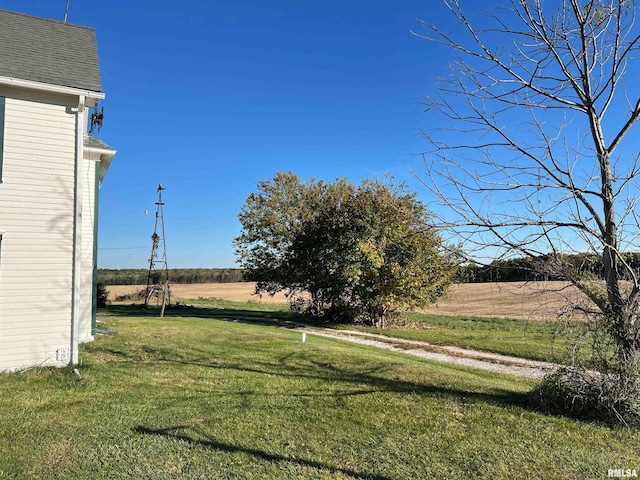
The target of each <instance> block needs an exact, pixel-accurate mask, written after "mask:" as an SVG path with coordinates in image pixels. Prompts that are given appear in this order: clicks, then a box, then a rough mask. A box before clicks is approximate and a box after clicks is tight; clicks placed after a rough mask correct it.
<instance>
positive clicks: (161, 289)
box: [144, 184, 171, 317]
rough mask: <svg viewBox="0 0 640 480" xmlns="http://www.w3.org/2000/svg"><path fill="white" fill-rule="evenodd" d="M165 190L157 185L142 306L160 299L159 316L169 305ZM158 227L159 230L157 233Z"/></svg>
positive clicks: (162, 314) (158, 301)
mask: <svg viewBox="0 0 640 480" xmlns="http://www.w3.org/2000/svg"><path fill="white" fill-rule="evenodd" d="M163 190H166V188H164V187H163V186H162V184H159V185H158V190H157V191H158V201H157V202H156V222H155V226H154V228H153V235H151V240H152V245H151V256H150V257H149V275H148V276H147V289H146V291H145V297H144V306H145V307H148V306H149V301H150V300H151V298H152V297H155V298H156V305H158V304H159V303H160V297H162V310H161V311H160V316H161V317H163V316H164V309H165V307H166V306H167V304H170V303H171V291H170V286H169V267H168V266H167V248H166V243H165V237H164V214H163V212H162V206H163V205H164V203H163V202H162V191H163ZM158 227H160V230H159V231H158Z"/></svg>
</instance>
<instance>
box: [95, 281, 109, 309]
mask: <svg viewBox="0 0 640 480" xmlns="http://www.w3.org/2000/svg"><path fill="white" fill-rule="evenodd" d="M96 290H97V295H96V299H97V306H98V308H105V307H106V306H107V304H108V303H109V300H108V299H109V290H107V287H106V285H105V284H104V283H98V284H97V285H96Z"/></svg>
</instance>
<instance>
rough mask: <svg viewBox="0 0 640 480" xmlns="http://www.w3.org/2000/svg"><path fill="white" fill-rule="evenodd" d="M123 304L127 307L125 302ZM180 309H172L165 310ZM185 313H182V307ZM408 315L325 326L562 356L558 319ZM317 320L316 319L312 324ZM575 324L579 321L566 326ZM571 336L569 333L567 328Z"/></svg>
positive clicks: (247, 312) (238, 311) (242, 306)
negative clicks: (404, 324) (398, 320)
mask: <svg viewBox="0 0 640 480" xmlns="http://www.w3.org/2000/svg"><path fill="white" fill-rule="evenodd" d="M188 303H189V304H190V305H194V306H197V307H198V308H197V309H196V311H199V312H200V311H202V312H204V315H205V316H214V317H218V318H220V317H224V316H247V317H250V316H253V317H262V318H270V319H274V320H292V321H300V322H304V321H306V320H305V319H304V318H302V317H300V316H296V315H295V314H293V313H291V312H289V309H288V307H287V306H286V305H269V304H260V303H249V304H247V303H238V302H231V301H226V300H218V299H210V298H209V299H203V298H201V299H197V300H189V301H188ZM127 308H128V307H127ZM174 314H181V313H180V312H172V313H171V315H174ZM187 314H188V312H187ZM407 318H408V320H410V322H411V323H412V324H413V325H414V328H387V329H382V330H381V329H375V328H367V327H354V326H353V325H350V324H343V325H329V326H330V327H332V328H338V329H356V330H360V331H365V332H370V333H378V334H383V335H387V336H390V337H395V338H402V339H406V340H419V341H424V342H428V343H432V344H434V345H455V346H458V347H463V348H471V349H475V350H484V351H487V352H494V353H499V354H502V355H512V356H516V357H521V358H528V359H531V360H541V361H546V362H559V361H563V360H566V356H567V342H566V338H565V337H564V336H562V335H556V334H558V333H562V331H561V330H560V329H561V328H564V329H565V331H564V332H566V328H568V327H567V326H566V325H562V326H560V325H559V323H558V322H549V321H546V322H544V321H528V320H521V319H509V318H485V317H474V316H445V315H435V314H425V313H409V314H407ZM316 325H317V324H316ZM570 328H572V329H574V330H575V329H580V328H581V327H580V326H579V324H577V325H574V326H572V327H570ZM573 335H575V332H573Z"/></svg>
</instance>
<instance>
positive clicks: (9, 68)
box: [0, 9, 102, 92]
mask: <svg viewBox="0 0 640 480" xmlns="http://www.w3.org/2000/svg"><path fill="white" fill-rule="evenodd" d="M0 76H3V77H11V78H18V79H21V80H31V81H34V82H41V83H48V84H51V85H59V86H63V87H72V88H78V89H82V90H90V91H93V92H101V91H102V82H101V80H100V67H99V64H98V45H97V42H96V35H95V31H94V29H92V28H88V27H81V26H79V25H71V24H68V23H64V22H58V21H55V20H50V19H47V18H41V17H34V16H31V15H25V14H22V13H16V12H11V11H9V10H2V9H0Z"/></svg>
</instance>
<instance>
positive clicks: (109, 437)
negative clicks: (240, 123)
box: [0, 306, 640, 479]
mask: <svg viewBox="0 0 640 480" xmlns="http://www.w3.org/2000/svg"><path fill="white" fill-rule="evenodd" d="M245 308H247V309H250V308H251V306H245ZM132 312H133V310H132ZM112 313H115V315H113V316H108V317H104V320H105V322H106V324H102V325H101V327H103V328H109V329H111V330H113V331H114V332H115V334H114V335H100V336H99V337H98V338H97V340H96V341H95V342H93V343H90V344H87V345H85V346H84V347H83V349H82V357H81V358H82V366H81V367H80V371H81V374H82V380H78V379H77V378H76V377H75V376H74V375H73V374H72V373H70V372H69V371H67V370H55V369H42V370H31V371H28V372H25V373H19V374H4V375H0V389H1V391H2V395H1V396H0V478H38V479H49V478H50V479H54V478H55V479H65V478H68V479H79V478H82V479H84V478H104V479H118V478H149V479H176V478H194V479H209V478H211V479H218V478H250V479H252V478H254V479H263V478H274V479H281V478H332V479H333V478H345V479H346V478H371V479H404V478H406V479H416V478H491V479H494V478H497V479H500V478H504V479H511V478H516V479H517V478H522V479H529V478H545V479H549V478H562V479H567V478H569V479H570V478H580V479H582V478H606V477H607V471H608V469H609V468H636V469H640V460H639V459H638V455H637V445H638V444H640V432H639V431H638V430H631V429H623V428H620V429H610V428H607V427H605V426H602V425H598V424H591V423H583V422H578V421H574V420H569V419H564V418H559V417H552V416H546V415H542V414H539V413H536V412H535V411H532V410H531V409H529V408H528V407H527V402H526V395H525V392H527V391H528V390H529V389H531V387H532V386H533V382H531V381H529V380H525V379H521V378H517V377H512V376H505V375H497V374H491V373H488V372H482V371H476V370H469V369H464V368H460V367H454V366H449V365H440V364H436V363H431V362H428V361H425V360H420V359H416V358H409V357H405V356H403V355H401V354H395V353H390V352H386V351H379V350H374V349H371V348H367V347H363V346H358V345H353V344H347V343H342V342H340V341H337V340H331V339H324V338H319V337H313V336H307V342H306V343H302V342H301V341H300V334H299V333H296V332H294V331H291V330H287V329H286V328H278V327H275V326H269V325H253V324H250V323H245V322H242V321H240V322H233V321H224V320H215V319H211V318H202V317H206V315H205V314H206V310H194V311H192V312H191V313H193V315H194V316H184V317H169V318H164V319H160V318H152V317H146V316H141V315H139V316H120V315H122V314H123V313H124V312H123V310H122V309H120V310H116V311H112ZM188 313H189V311H188V310H185V314H188ZM196 314H197V315H199V316H195V315H196Z"/></svg>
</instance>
